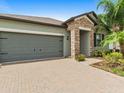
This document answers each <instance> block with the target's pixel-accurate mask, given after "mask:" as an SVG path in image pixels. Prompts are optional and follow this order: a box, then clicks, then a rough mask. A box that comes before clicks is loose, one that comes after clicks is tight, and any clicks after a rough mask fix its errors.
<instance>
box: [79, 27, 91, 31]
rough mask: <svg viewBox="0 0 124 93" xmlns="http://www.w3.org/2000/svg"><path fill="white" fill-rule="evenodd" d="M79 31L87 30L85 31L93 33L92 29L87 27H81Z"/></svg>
mask: <svg viewBox="0 0 124 93" xmlns="http://www.w3.org/2000/svg"><path fill="white" fill-rule="evenodd" d="M79 29H80V30H85V31H90V32H91V31H92V29H91V28H86V27H79Z"/></svg>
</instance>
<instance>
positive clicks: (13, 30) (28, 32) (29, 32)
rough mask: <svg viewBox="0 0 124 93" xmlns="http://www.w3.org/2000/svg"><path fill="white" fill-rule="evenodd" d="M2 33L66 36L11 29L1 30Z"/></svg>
mask: <svg viewBox="0 0 124 93" xmlns="http://www.w3.org/2000/svg"><path fill="white" fill-rule="evenodd" d="M0 32H11V33H22V34H35V35H51V36H64V34H61V33H50V32H40V31H30V30H20V29H9V28H0Z"/></svg>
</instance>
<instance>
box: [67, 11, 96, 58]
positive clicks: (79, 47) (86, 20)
mask: <svg viewBox="0 0 124 93" xmlns="http://www.w3.org/2000/svg"><path fill="white" fill-rule="evenodd" d="M65 24H66V25H67V26H68V31H70V34H71V57H73V58H75V56H76V55H78V54H84V55H86V56H90V53H91V51H92V50H93V49H94V27H95V25H97V15H96V14H95V13H94V12H89V13H85V14H81V15H78V16H75V17H72V18H70V19H69V20H67V21H66V22H65Z"/></svg>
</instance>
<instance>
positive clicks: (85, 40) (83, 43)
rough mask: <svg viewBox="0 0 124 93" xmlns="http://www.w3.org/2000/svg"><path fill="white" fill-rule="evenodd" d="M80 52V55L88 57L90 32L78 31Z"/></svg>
mask: <svg viewBox="0 0 124 93" xmlns="http://www.w3.org/2000/svg"><path fill="white" fill-rule="evenodd" d="M80 51H81V54H84V55H86V56H90V32H89V31H86V30H80Z"/></svg>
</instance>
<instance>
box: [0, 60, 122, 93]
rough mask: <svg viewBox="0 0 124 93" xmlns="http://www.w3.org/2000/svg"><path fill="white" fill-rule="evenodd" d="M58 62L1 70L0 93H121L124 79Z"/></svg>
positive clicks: (97, 70) (100, 71) (81, 66)
mask: <svg viewBox="0 0 124 93" xmlns="http://www.w3.org/2000/svg"><path fill="white" fill-rule="evenodd" d="M92 61H94V62H95V61H98V60H96V59H88V61H87V63H78V62H75V61H74V60H72V59H60V60H51V61H41V62H33V63H25V64H24V63H23V64H15V65H7V66H2V68H1V69H0V93H124V78H122V77H119V76H116V75H114V74H111V73H108V72H105V71H102V70H99V69H96V68H93V67H91V66H89V65H87V64H89V63H90V62H91V63H92Z"/></svg>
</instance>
